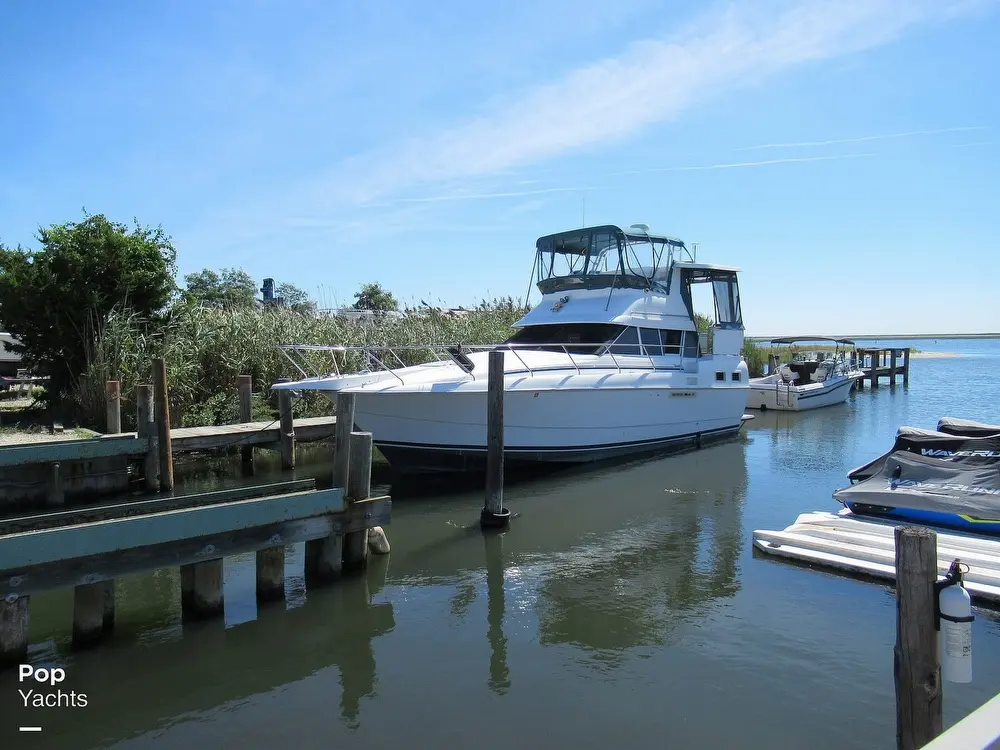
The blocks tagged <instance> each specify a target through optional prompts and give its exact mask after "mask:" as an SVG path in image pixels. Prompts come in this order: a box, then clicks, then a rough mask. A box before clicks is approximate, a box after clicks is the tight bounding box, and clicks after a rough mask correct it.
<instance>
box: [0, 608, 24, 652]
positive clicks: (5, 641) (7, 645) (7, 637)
mask: <svg viewBox="0 0 1000 750" xmlns="http://www.w3.org/2000/svg"><path fill="white" fill-rule="evenodd" d="M27 654H28V597H26V596H16V595H10V596H8V597H6V598H4V599H0V668H2V667H7V666H11V665H13V664H17V663H19V662H21V661H23V660H24V658H25V656H27Z"/></svg>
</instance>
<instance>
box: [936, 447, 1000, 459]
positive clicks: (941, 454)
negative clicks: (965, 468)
mask: <svg viewBox="0 0 1000 750" xmlns="http://www.w3.org/2000/svg"><path fill="white" fill-rule="evenodd" d="M920 455H921V456H932V457H934V458H1000V451H946V450H942V449H941V448H921V449H920Z"/></svg>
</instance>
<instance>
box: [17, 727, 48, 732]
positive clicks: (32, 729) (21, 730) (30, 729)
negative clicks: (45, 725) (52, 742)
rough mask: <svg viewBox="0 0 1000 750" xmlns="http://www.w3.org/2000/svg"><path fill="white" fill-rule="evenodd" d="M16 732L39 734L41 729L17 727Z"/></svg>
mask: <svg viewBox="0 0 1000 750" xmlns="http://www.w3.org/2000/svg"><path fill="white" fill-rule="evenodd" d="M17 731H19V732H41V731H42V728H41V727H18V728H17Z"/></svg>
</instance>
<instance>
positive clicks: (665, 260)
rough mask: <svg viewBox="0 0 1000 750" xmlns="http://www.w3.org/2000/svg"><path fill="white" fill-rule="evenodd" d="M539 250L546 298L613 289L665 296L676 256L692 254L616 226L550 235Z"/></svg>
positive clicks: (679, 245) (668, 242) (540, 280)
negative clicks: (658, 290)
mask: <svg viewBox="0 0 1000 750" xmlns="http://www.w3.org/2000/svg"><path fill="white" fill-rule="evenodd" d="M535 247H536V249H537V258H536V261H535V262H536V267H537V278H536V282H537V284H538V288H539V290H540V291H541V292H542V293H543V294H548V293H549V292H555V291H561V290H563V289H572V288H584V289H600V288H602V287H603V288H606V287H609V286H611V285H612V284H613V285H614V286H618V287H633V288H638V289H644V288H650V287H660V288H661V291H666V288H665V287H666V284H667V275H668V273H669V269H670V262H669V261H670V259H671V258H672V257H673V256H672V253H673V251H674V249H684V250H686V249H687V248H686V247H685V246H684V243H683V242H680V241H679V240H674V239H670V238H668V237H660V236H655V235H650V234H648V233H647V232H645V231H639V232H637V231H635V230H631V231H629V232H625V231H623V230H621V229H620V228H618V227H614V226H601V227H589V228H584V229H578V230H574V231H570V232H560V233H558V234H550V235H548V236H545V237H540V238H539V239H538V241H537V242H536V243H535Z"/></svg>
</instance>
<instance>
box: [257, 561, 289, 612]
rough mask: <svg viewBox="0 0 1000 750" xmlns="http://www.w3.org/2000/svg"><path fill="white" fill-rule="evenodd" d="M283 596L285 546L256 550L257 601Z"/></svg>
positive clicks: (270, 600)
mask: <svg viewBox="0 0 1000 750" xmlns="http://www.w3.org/2000/svg"><path fill="white" fill-rule="evenodd" d="M284 598H285V548H284V547H268V548H267V549H262V550H257V601H259V602H272V601H278V600H281V599H284Z"/></svg>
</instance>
